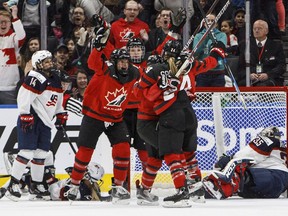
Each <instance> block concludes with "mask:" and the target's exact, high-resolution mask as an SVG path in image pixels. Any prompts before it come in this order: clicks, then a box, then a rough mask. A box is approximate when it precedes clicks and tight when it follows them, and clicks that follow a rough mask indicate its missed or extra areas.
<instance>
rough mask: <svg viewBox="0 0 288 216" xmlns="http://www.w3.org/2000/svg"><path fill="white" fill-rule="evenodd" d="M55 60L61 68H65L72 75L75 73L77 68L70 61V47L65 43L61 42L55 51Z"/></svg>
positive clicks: (56, 65) (58, 67)
mask: <svg viewBox="0 0 288 216" xmlns="http://www.w3.org/2000/svg"><path fill="white" fill-rule="evenodd" d="M53 62H54V64H55V67H56V68H57V69H59V70H65V71H66V72H67V73H68V74H69V75H70V76H73V75H74V74H75V70H76V68H75V67H73V66H72V64H71V62H69V49H68V47H67V46H66V45H65V44H59V45H58V47H57V48H56V50H55V52H54V59H53Z"/></svg>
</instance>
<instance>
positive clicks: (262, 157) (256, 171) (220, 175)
mask: <svg viewBox="0 0 288 216" xmlns="http://www.w3.org/2000/svg"><path fill="white" fill-rule="evenodd" d="M280 138H281V133H280V131H279V129H278V128H277V127H268V128H265V129H264V130H262V131H261V132H260V133H259V134H258V135H257V137H256V138H254V139H253V140H252V141H251V142H250V143H249V144H248V145H247V146H246V147H244V148H243V149H242V150H240V151H239V152H237V153H236V154H235V155H234V156H227V155H223V156H222V157H220V159H219V161H218V162H217V163H216V164H215V168H219V169H220V171H213V172H212V174H211V175H209V176H207V177H206V178H205V179H204V180H203V184H204V187H205V189H206V191H207V192H208V193H209V194H210V195H211V196H212V197H214V198H217V199H225V198H228V197H230V196H232V195H233V194H235V193H237V194H238V196H240V197H243V198H278V197H279V196H280V195H281V194H282V193H283V192H285V191H286V190H287V188H288V169H287V157H286V156H287V152H286V146H283V145H282V144H281V140H280Z"/></svg>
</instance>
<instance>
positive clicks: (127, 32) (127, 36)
mask: <svg viewBox="0 0 288 216" xmlns="http://www.w3.org/2000/svg"><path fill="white" fill-rule="evenodd" d="M134 35H135V33H134V32H132V31H131V29H129V28H126V29H124V31H122V32H120V37H121V38H122V39H126V40H128V39H130V38H132V37H134Z"/></svg>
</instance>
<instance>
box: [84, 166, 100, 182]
mask: <svg viewBox="0 0 288 216" xmlns="http://www.w3.org/2000/svg"><path fill="white" fill-rule="evenodd" d="M87 174H88V176H89V177H90V180H91V181H92V182H97V181H99V180H101V179H102V177H103V175H104V168H103V167H102V166H101V165H100V164H98V163H94V162H91V163H89V165H88V166H87Z"/></svg>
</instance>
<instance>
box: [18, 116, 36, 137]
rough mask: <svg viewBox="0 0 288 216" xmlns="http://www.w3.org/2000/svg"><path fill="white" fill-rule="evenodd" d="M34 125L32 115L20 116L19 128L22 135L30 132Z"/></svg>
mask: <svg viewBox="0 0 288 216" xmlns="http://www.w3.org/2000/svg"><path fill="white" fill-rule="evenodd" d="M33 125H34V116H33V115H32V114H22V115H20V126H21V129H22V131H23V132H24V133H28V132H30V131H32V129H33Z"/></svg>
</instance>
